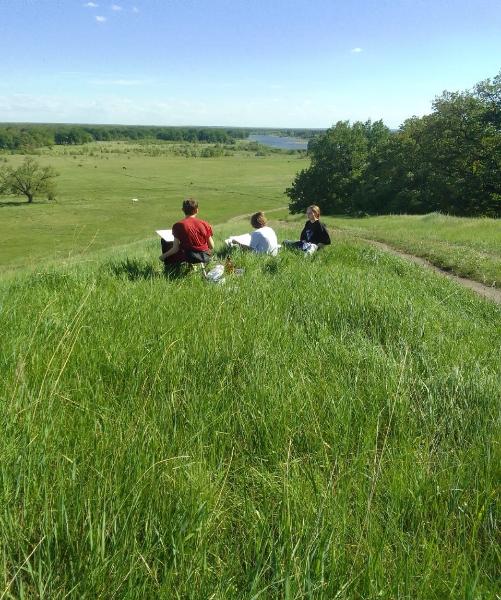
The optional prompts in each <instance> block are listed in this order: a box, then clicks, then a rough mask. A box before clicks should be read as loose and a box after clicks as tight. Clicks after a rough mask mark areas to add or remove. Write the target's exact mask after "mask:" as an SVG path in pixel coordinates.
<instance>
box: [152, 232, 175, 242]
mask: <svg viewBox="0 0 501 600" xmlns="http://www.w3.org/2000/svg"><path fill="white" fill-rule="evenodd" d="M156 233H158V235H159V236H160V237H161V238H162V239H163V240H165V241H166V242H173V241H174V236H173V235H172V229H158V230H157V231H156Z"/></svg>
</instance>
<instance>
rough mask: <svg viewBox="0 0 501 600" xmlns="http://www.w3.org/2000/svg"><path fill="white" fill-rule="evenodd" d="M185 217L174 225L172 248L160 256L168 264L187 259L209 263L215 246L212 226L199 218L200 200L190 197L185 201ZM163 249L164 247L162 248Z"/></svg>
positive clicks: (190, 261)
mask: <svg viewBox="0 0 501 600" xmlns="http://www.w3.org/2000/svg"><path fill="white" fill-rule="evenodd" d="M183 212H184V214H185V215H186V216H185V218H184V219H182V220H181V221H178V222H177V223H175V224H174V226H173V227H172V235H173V237H174V242H173V245H172V248H170V249H169V250H167V251H166V252H164V253H163V254H162V255H161V256H160V260H161V261H163V262H165V263H166V264H175V263H180V262H184V261H187V262H189V263H207V262H209V260H210V251H211V250H212V249H213V248H214V240H213V239H212V227H211V226H210V225H209V223H207V221H202V219H198V218H197V213H198V202H197V201H196V200H193V199H192V198H189V199H188V200H185V201H184V202H183ZM162 249H163V248H162Z"/></svg>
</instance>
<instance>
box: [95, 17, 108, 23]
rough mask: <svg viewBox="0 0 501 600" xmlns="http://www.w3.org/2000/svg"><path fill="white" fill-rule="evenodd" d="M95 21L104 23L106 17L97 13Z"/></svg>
mask: <svg viewBox="0 0 501 600" xmlns="http://www.w3.org/2000/svg"><path fill="white" fill-rule="evenodd" d="M96 21H97V22H98V23H105V22H106V17H103V16H101V15H98V16H97V17H96Z"/></svg>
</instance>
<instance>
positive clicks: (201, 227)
mask: <svg viewBox="0 0 501 600" xmlns="http://www.w3.org/2000/svg"><path fill="white" fill-rule="evenodd" d="M172 234H173V235H174V237H175V238H177V239H178V240H179V245H180V248H181V250H184V251H185V252H186V250H193V251H195V252H208V250H210V248H209V243H208V241H209V238H210V237H211V235H212V227H211V226H210V225H209V223H207V222H206V221H203V220H202V219H198V218H193V217H191V216H188V217H185V218H184V219H182V220H181V221H178V222H177V223H175V224H174V226H173V227H172Z"/></svg>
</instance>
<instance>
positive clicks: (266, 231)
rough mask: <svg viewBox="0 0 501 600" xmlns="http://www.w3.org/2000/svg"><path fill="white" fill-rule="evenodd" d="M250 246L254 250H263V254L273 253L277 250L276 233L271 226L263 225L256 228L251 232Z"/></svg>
mask: <svg viewBox="0 0 501 600" xmlns="http://www.w3.org/2000/svg"><path fill="white" fill-rule="evenodd" d="M250 236H251V239H250V244H249V245H250V247H251V249H252V250H254V252H263V253H265V254H272V255H273V256H275V254H276V253H277V252H278V240H277V234H276V233H275V232H274V231H273V229H272V228H271V227H268V226H265V227H261V228H260V229H256V230H255V231H253V232H252V233H251V234H250Z"/></svg>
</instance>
